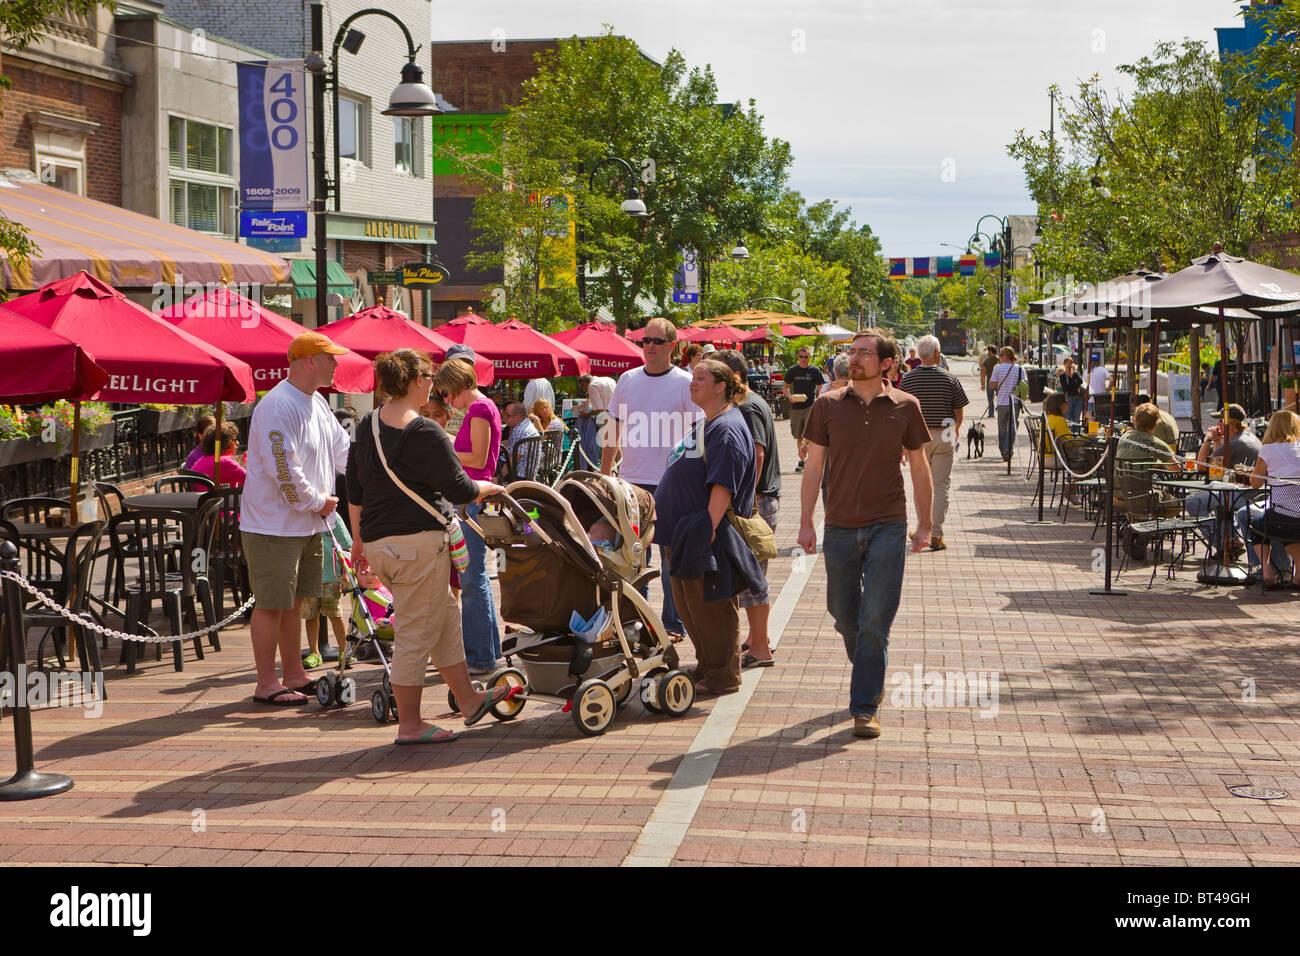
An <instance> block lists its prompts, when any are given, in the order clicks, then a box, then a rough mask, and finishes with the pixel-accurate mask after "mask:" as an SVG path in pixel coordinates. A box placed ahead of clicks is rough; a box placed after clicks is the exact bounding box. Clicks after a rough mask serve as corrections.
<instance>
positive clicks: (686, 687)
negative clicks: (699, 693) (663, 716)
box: [659, 671, 695, 717]
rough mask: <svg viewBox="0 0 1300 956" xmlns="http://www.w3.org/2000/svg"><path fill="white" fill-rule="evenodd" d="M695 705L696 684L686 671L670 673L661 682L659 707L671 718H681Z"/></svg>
mask: <svg viewBox="0 0 1300 956" xmlns="http://www.w3.org/2000/svg"><path fill="white" fill-rule="evenodd" d="M693 703H695V682H694V681H693V680H691V678H690V675H689V674H687V673H686V672H685V671H669V672H668V673H667V674H665V675H664V676H663V678H662V679H661V680H660V681H659V706H660V707H662V708H663V709H664V711H665V712H667V713H668V715H669V716H671V717H680V716H682V714H684V713H686V712H687V711H688V710H690V709H691V705H692V704H693Z"/></svg>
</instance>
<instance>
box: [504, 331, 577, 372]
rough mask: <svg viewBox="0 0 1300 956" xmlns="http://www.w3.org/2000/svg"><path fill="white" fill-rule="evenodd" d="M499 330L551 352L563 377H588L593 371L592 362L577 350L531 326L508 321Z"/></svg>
mask: <svg viewBox="0 0 1300 956" xmlns="http://www.w3.org/2000/svg"><path fill="white" fill-rule="evenodd" d="M497 328H498V329H508V330H510V331H511V332H514V333H515V334H516V335H518V336H520V338H521V339H524V340H526V341H535V342H536V343H537V347H538V348H539V349H541V350H543V351H550V352H551V353H552V354H553V356H554V358H555V362H556V364H557V365H558V366H559V367H560V374H561V375H586V374H587V373H588V372H590V371H591V360H590V359H589V358H587V356H585V355H584V354H582V352H579V351H578V350H577V349H574V348H570V347H569V346H568V345H567V344H566V343H564V342H560V341H557V340H556V339H555V337H554V336H550V335H543V334H542V333H541V332H538V331H537V330H536V329H535V328H533V327H532V326H531V325H528V324H527V323H525V322H520V321H519V320H518V319H508V320H507V321H505V322H502V323H501V324H500V325H498V326H497Z"/></svg>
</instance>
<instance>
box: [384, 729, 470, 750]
mask: <svg viewBox="0 0 1300 956" xmlns="http://www.w3.org/2000/svg"><path fill="white" fill-rule="evenodd" d="M442 732H443V729H442V728H441V727H439V726H437V725H436V724H435V725H434V726H433V727H430V728H429V729H428V730H426V731H425V732H424V733H422V734H420V736H418V737H411V738H410V739H408V740H403V739H402V738H401V737H397V738H395V739H394V740H393V743H395V744H397V746H399V747H414V746H419V745H421V744H449V743H451V742H452V741H453V740H456V739H458V738H459V737H460V734H458V733H455V732H454V731H453V732H451V736H449V737H435V736H434V734H437V733H442Z"/></svg>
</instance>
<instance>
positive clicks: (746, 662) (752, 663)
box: [740, 654, 776, 670]
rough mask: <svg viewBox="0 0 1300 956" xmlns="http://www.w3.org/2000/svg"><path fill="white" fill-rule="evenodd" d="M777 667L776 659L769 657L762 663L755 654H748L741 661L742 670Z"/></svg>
mask: <svg viewBox="0 0 1300 956" xmlns="http://www.w3.org/2000/svg"><path fill="white" fill-rule="evenodd" d="M775 665H776V658H774V657H769V658H768V659H767V660H765V661H760V660H759V659H758V658H757V657H755V656H754V655H753V654H746V655H745V656H744V657H742V658H741V659H740V669H741V670H749V669H750V668H751V667H774V666H775Z"/></svg>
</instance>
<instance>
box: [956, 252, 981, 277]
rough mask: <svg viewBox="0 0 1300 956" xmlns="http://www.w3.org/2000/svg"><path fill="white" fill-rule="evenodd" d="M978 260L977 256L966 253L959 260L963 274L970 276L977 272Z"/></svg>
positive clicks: (959, 266)
mask: <svg viewBox="0 0 1300 956" xmlns="http://www.w3.org/2000/svg"><path fill="white" fill-rule="evenodd" d="M977 261H978V260H977V259H976V258H975V256H972V255H965V256H962V257H961V259H960V260H959V261H958V268H959V270H960V272H961V274H962V275H963V276H965V277H966V278H968V279H969V278H970V277H971V276H973V275H974V274H975V264H976V262H977Z"/></svg>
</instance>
